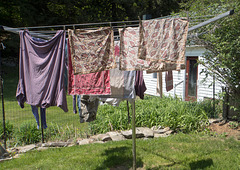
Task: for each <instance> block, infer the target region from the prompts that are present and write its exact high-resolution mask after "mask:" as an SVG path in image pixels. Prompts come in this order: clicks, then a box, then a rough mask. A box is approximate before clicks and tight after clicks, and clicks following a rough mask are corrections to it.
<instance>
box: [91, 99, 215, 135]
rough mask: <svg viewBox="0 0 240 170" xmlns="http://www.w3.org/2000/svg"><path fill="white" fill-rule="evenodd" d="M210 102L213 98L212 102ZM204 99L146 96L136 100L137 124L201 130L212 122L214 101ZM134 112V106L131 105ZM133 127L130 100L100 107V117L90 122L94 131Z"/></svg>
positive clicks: (186, 130)
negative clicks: (117, 105)
mask: <svg viewBox="0 0 240 170" xmlns="http://www.w3.org/2000/svg"><path fill="white" fill-rule="evenodd" d="M209 102H210V101H209ZM206 103H207V101H205V102H204V103H201V102H183V101H181V99H174V98H172V97H163V98H159V97H154V96H145V98H144V100H140V99H139V100H136V106H135V114H136V121H135V124H136V127H149V128H151V127H152V126H164V127H167V126H168V127H170V128H171V129H173V130H177V131H182V132H190V131H193V130H201V129H203V128H204V127H205V125H206V123H207V121H208V112H209V111H210V110H212V108H211V107H210V106H211V104H206ZM130 115H131V108H130ZM126 129H131V124H128V119H127V106H126V102H122V103H121V104H120V106H119V107H113V106H110V105H102V106H99V109H98V114H97V119H96V120H95V121H94V122H91V123H90V130H91V132H92V133H93V134H95V133H105V132H107V131H110V130H126Z"/></svg>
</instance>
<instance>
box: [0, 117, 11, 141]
mask: <svg viewBox="0 0 240 170" xmlns="http://www.w3.org/2000/svg"><path fill="white" fill-rule="evenodd" d="M3 134H4V132H3V122H2V121H0V139H4V136H3ZM5 134H6V139H10V138H12V135H13V125H12V124H11V123H9V121H6V122H5Z"/></svg>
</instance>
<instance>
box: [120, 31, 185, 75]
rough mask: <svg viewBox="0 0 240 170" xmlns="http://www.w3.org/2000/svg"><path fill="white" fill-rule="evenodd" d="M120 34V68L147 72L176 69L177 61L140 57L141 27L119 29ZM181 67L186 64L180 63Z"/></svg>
mask: <svg viewBox="0 0 240 170" xmlns="http://www.w3.org/2000/svg"><path fill="white" fill-rule="evenodd" d="M119 35H120V69H121V70H128V71H130V70H141V71H147V73H153V72H163V71H168V70H176V69H177V63H174V62H172V63H165V62H159V61H158V60H150V61H149V60H144V59H140V58H139V57H138V53H139V52H138V51H139V41H140V34H139V27H134V28H132V27H128V28H124V29H119ZM180 67H181V69H184V68H185V64H181V65H180Z"/></svg>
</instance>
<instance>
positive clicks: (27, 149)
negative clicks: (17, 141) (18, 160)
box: [16, 144, 37, 153]
mask: <svg viewBox="0 0 240 170" xmlns="http://www.w3.org/2000/svg"><path fill="white" fill-rule="evenodd" d="M35 148H37V146H36V145H35V144H31V145H26V146H23V147H17V148H16V149H17V150H18V153H25V152H28V151H30V150H33V149H35Z"/></svg>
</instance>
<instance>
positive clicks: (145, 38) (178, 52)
mask: <svg viewBox="0 0 240 170" xmlns="http://www.w3.org/2000/svg"><path fill="white" fill-rule="evenodd" d="M139 29H140V30H139V31H140V33H139V36H140V42H139V51H138V58H139V59H143V60H146V61H158V62H160V63H162V64H167V63H171V64H177V66H176V70H180V68H181V64H184V58H185V49H186V40H187V33H188V21H187V20H182V19H175V18H171V19H154V20H146V21H141V22H140V28H139Z"/></svg>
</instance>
